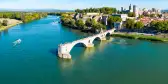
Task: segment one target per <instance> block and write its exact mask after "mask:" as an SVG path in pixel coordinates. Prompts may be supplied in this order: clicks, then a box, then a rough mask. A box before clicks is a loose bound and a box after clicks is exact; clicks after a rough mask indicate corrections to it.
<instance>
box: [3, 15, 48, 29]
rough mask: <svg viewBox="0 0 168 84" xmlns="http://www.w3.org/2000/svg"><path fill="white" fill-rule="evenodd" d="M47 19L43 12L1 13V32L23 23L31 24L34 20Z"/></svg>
mask: <svg viewBox="0 0 168 84" xmlns="http://www.w3.org/2000/svg"><path fill="white" fill-rule="evenodd" d="M44 17H47V13H42V12H0V32H1V31H4V30H6V29H9V28H11V27H13V26H15V25H18V24H21V23H29V22H32V21H34V20H38V19H41V18H44Z"/></svg>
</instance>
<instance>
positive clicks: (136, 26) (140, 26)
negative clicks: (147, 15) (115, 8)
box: [134, 21, 144, 29]
mask: <svg viewBox="0 0 168 84" xmlns="http://www.w3.org/2000/svg"><path fill="white" fill-rule="evenodd" d="M134 27H135V28H136V29H142V28H144V24H143V23H142V22H141V21H138V22H136V23H135V25H134Z"/></svg>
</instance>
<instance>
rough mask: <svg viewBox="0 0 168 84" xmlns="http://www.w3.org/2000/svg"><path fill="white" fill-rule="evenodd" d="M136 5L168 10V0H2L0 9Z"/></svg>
mask: <svg viewBox="0 0 168 84" xmlns="http://www.w3.org/2000/svg"><path fill="white" fill-rule="evenodd" d="M129 4H135V5H137V6H138V7H139V8H148V9H149V8H158V9H168V5H167V4H168V0H0V8H7V9H51V8H52V9H63V10H73V9H77V8H79V9H83V8H90V7H94V8H98V7H104V6H106V7H116V8H117V9H120V8H121V7H125V8H128V6H129Z"/></svg>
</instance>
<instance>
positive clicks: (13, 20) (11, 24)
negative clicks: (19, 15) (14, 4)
mask: <svg viewBox="0 0 168 84" xmlns="http://www.w3.org/2000/svg"><path fill="white" fill-rule="evenodd" d="M3 20H7V21H8V26H1V27H0V32H1V31H4V30H6V29H9V28H11V27H13V26H16V25H18V24H21V23H23V22H22V21H20V20H15V19H4V18H1V19H0V21H1V22H2V21H3Z"/></svg>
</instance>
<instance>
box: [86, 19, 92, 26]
mask: <svg viewBox="0 0 168 84" xmlns="http://www.w3.org/2000/svg"><path fill="white" fill-rule="evenodd" d="M85 25H86V26H87V27H91V26H92V21H91V19H90V18H88V19H87V20H86V22H85Z"/></svg>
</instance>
